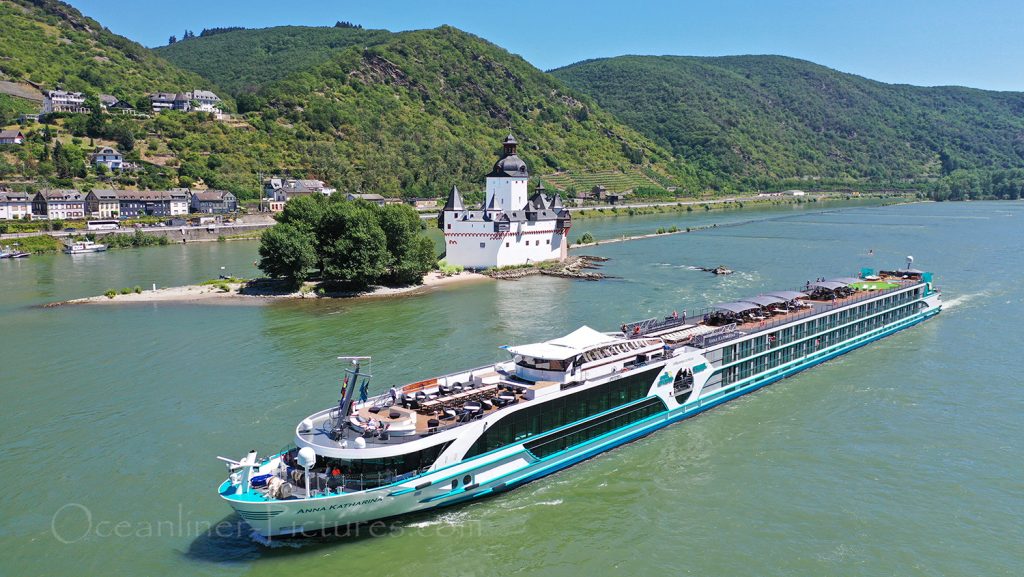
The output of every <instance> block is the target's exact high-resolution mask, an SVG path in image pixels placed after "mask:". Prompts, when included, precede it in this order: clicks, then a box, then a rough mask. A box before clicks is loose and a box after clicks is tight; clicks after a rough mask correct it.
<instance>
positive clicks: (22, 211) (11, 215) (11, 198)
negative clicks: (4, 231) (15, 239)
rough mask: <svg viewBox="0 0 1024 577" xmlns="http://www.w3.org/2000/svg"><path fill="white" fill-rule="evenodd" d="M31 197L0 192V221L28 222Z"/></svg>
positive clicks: (24, 194)
mask: <svg viewBox="0 0 1024 577" xmlns="http://www.w3.org/2000/svg"><path fill="white" fill-rule="evenodd" d="M31 218H32V197H31V196H29V195H28V193H25V192H11V191H9V190H4V191H0V220H30V219H31Z"/></svg>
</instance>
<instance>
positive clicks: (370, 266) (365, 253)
mask: <svg viewBox="0 0 1024 577" xmlns="http://www.w3.org/2000/svg"><path fill="white" fill-rule="evenodd" d="M317 238H318V243H319V245H320V246H319V251H320V256H321V260H322V263H323V276H324V280H327V281H336V282H340V283H343V284H346V285H350V286H353V287H356V288H363V287H366V286H369V285H371V284H374V283H376V282H380V281H381V280H382V279H383V278H384V276H385V275H386V274H387V272H388V270H389V268H390V267H391V263H392V261H393V257H392V255H391V253H389V252H388V245H387V236H386V235H385V234H384V231H383V229H381V227H380V222H379V220H378V214H377V210H376V207H374V206H373V205H371V204H368V203H363V202H332V203H330V204H329V205H328V207H327V210H326V212H325V213H324V215H323V218H322V219H321V220H320V226H319V228H318V234H317Z"/></svg>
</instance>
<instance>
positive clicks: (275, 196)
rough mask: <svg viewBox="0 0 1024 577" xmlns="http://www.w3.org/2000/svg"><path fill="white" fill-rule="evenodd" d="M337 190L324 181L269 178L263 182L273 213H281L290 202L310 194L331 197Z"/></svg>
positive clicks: (264, 191) (265, 194)
mask: <svg viewBox="0 0 1024 577" xmlns="http://www.w3.org/2000/svg"><path fill="white" fill-rule="evenodd" d="M335 192H336V190H335V189H334V188H331V187H330V186H327V185H326V184H324V182H323V181H322V180H311V179H295V178H287V179H286V178H279V177H273V178H268V179H266V180H265V181H264V182H263V195H264V197H266V199H267V204H268V205H269V208H270V211H271V212H281V211H282V210H284V205H285V203H287V202H288V201H289V200H291V199H293V198H296V197H299V196H306V195H310V194H320V195H323V196H331V195H332V194H334V193H335Z"/></svg>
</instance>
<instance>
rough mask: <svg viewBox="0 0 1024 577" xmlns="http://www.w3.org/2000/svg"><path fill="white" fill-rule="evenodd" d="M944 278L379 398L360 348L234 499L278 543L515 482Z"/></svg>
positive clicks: (768, 366) (858, 329)
mask: <svg viewBox="0 0 1024 577" xmlns="http://www.w3.org/2000/svg"><path fill="white" fill-rule="evenodd" d="M941 307H942V304H941V301H940V294H939V292H938V291H937V290H936V289H935V287H934V286H933V284H932V275H931V273H927V272H923V271H920V270H917V269H913V268H910V263H909V262H908V265H907V267H906V268H902V269H898V270H891V271H879V272H878V273H875V272H874V271H872V270H869V269H865V270H862V271H861V273H860V275H859V276H858V277H844V278H827V279H826V278H819V279H817V280H816V281H815V282H807V283H805V284H804V285H802V286H800V287H798V288H796V289H795V290H783V291H774V292H766V293H763V294H759V295H756V296H751V297H749V298H745V299H742V300H739V301H735V302H728V303H722V304H719V305H716V306H712V307H709V308H706V309H702V310H699V311H690V312H689V313H686V312H684V313H682V314H679V313H673V314H671V315H669V316H666V317H664V318H654V319H646V320H642V321H638V322H631V323H625V324H623V325H622V326H621V327H620V328H619V330H616V331H612V332H600V331H597V330H594V329H591V328H589V327H586V326H584V327H581V328H579V329H577V330H575V331H573V332H572V333H570V334H568V335H565V336H563V337H560V338H556V339H553V340H549V341H545V342H539V343H533V344H525V345H517V346H509V347H504V348H505V350H506V351H507V354H508V359H507V360H505V361H502V362H498V363H496V364H492V365H486V366H481V367H476V368H473V369H469V370H463V371H459V372H456V373H452V374H448V375H444V376H439V377H434V378H430V379H426V380H423V381H419V382H416V383H411V384H405V385H397V384H396V385H394V386H391V387H390V390H389V391H388V392H386V393H384V394H380V395H376V396H369V394H368V389H369V386H370V385H369V378H370V376H369V375H368V374H366V373H365V372H364V370H363V369H362V365H363V364H365V360H364V359H365V358H363V357H347V358H346V359H347V360H346V362H348V361H351V363H352V364H351V367H350V368H349V369H347V370H346V377H345V385H344V386H343V388H342V393H341V396H340V400H339V402H338V403H337V404H336V405H333V406H331V407H328V408H326V409H324V410H322V411H319V412H316V413H314V414H312V415H310V416H309V417H308V418H306V419H303V420H302V422H300V423H299V424H298V426H297V427H296V428H295V436H294V444H295V446H293V447H291V448H289V449H287V450H284V451H282V452H278V453H277V454H274V455H272V456H269V457H262V458H261V457H258V456H257V453H256V452H255V451H252V452H250V453H249V454H248V455H246V456H245V457H243V458H242V459H241V460H239V461H235V460H232V459H227V458H224V457H219V458H220V459H221V460H223V461H226V462H227V464H228V469H229V471H230V473H229V478H228V479H227V480H225V481H224V482H223V483H221V485H220V486H219V488H218V493H219V494H220V496H221V497H222V498H223V499H224V500H225V501H227V502H228V504H230V506H231V507H232V508H234V510H235V511H237V513H238V514H239V515H240V516H241V518H242V519H244V520H245V521H246V522H247V523H248V524H249V525H250V526H251V527H252V528H253V529H254V530H255V531H256V532H257V533H259V534H260V535H263V536H266V537H272V536H278V535H289V534H297V533H316V532H322V531H327V530H330V529H331V528H335V527H340V526H347V525H350V524H357V523H362V522H368V521H374V520H378V519H384V518H390V517H395V516H398V515H403V514H407V513H412V512H417V511H425V510H429V509H435V508H438V507H444V506H448V505H453V504H456V503H462V502H465V501H469V500H472V499H478V498H481V497H486V496H488V495H493V494H496V493H500V492H502V491H507V490H510V489H513V488H515V487H518V486H520V485H523V484H525V483H528V482H530V481H533V480H535V479H538V478H540V477H543V476H545V475H548V474H550V473H553V472H555V471H558V470H560V469H564V468H566V467H569V466H571V465H573V464H575V463H578V462H580V461H582V460H584V459H588V458H590V457H593V456H594V455H597V454H599V453H601V452H604V451H607V450H609V449H612V448H614V447H617V446H619V445H622V444H624V443H628V442H629V441H632V440H634V439H637V438H639V437H642V436H644V435H647V434H649V433H652V432H654V431H656V430H658V429H661V428H663V427H665V426H667V425H670V424H672V423H675V422H677V421H680V420H682V419H685V418H687V417H690V416H693V415H696V414H697V413H700V412H702V411H705V410H707V409H710V408H712V407H714V406H716V405H719V404H722V403H725V402H727V401H729V400H731V399H734V398H736V397H739V396H740V395H743V394H746V393H749V392H751V391H754V390H757V389H758V388H760V387H763V386H765V385H768V384H770V383H772V382H775V381H777V380H779V379H782V378H785V377H788V376H790V375H792V374H794V373H797V372H799V371H802V370H804V369H806V368H809V367H812V366H814V365H817V364H819V363H822V362H824V361H827V360H829V359H831V358H833V357H836V356H838V355H842V354H844V353H847V352H849V351H852V350H854V349H856V348H858V347H860V346H863V345H865V344H868V343H870V342H872V341H875V340H877V339H880V338H883V337H885V336H888V335H891V334H893V333H895V332H897V331H900V330H902V329H905V328H908V327H911V326H913V325H916V324H917V323H920V322H922V321H924V320H926V319H928V318H930V317H932V316H934V315H936V314H938V313H939V311H940V310H941Z"/></svg>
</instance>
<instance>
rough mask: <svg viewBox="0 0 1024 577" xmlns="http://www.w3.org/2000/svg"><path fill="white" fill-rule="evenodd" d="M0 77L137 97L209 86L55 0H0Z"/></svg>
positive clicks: (192, 74) (118, 95) (207, 83)
mask: <svg viewBox="0 0 1024 577" xmlns="http://www.w3.org/2000/svg"><path fill="white" fill-rule="evenodd" d="M0 80H8V81H12V82H17V83H27V84H34V85H36V86H38V87H40V88H42V89H49V88H53V87H55V86H57V85H60V86H61V87H63V88H65V89H67V90H74V91H82V92H90V93H94V94H95V93H101V92H102V93H108V94H113V95H115V96H117V97H119V98H122V99H125V100H127V101H129V102H133V103H134V102H136V101H137V100H138V98H139V97H140V96H142V95H143V94H144V93H146V92H152V91H158V90H167V91H178V90H192V89H193V88H208V87H210V83H209V82H208V81H205V80H203V79H202V78H200V77H199V76H198V75H197V74H194V73H192V72H187V71H185V70H183V69H181V68H178V67H177V66H174V65H173V64H171V63H169V62H167V61H165V60H164V59H162V58H160V57H158V56H156V55H154V54H153V53H152V52H151V51H150V50H148V49H147V48H145V47H143V46H142V45H141V44H137V43H135V42H132V41H131V40H128V39H127V38H124V37H122V36H118V35H116V34H114V33H112V32H110V31H109V30H107V29H106V28H104V27H103V26H102V25H101V24H100V23H99V22H96V21H95V20H93V19H91V18H87V17H85V16H83V15H82V13H81V12H79V11H78V10H76V9H74V8H73V7H71V6H69V5H67V4H64V3H63V2H58V1H56V0H31V1H30V0H0Z"/></svg>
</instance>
